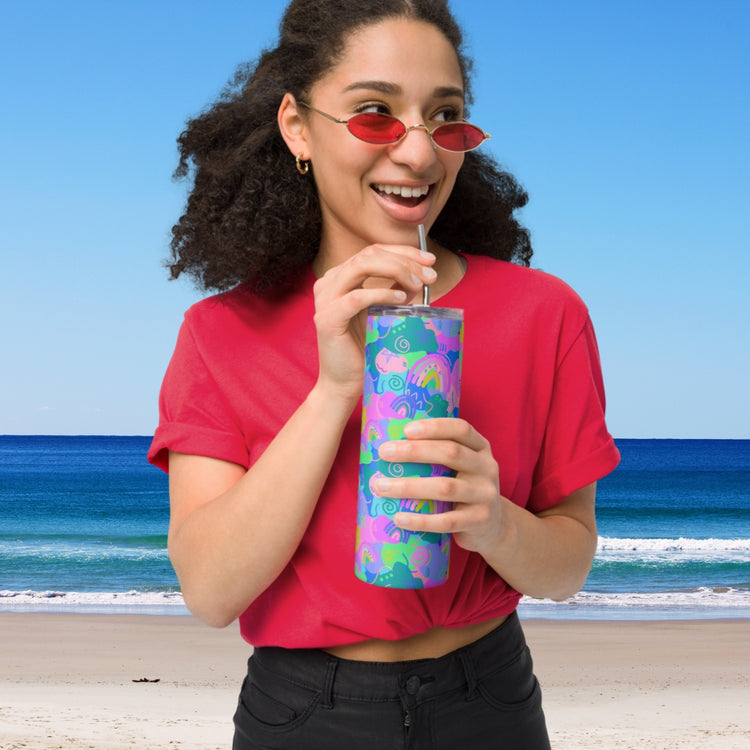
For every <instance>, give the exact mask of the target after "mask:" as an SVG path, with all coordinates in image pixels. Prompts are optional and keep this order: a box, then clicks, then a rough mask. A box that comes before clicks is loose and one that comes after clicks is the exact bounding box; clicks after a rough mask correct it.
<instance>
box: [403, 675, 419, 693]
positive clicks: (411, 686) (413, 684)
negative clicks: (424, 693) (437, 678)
mask: <svg viewBox="0 0 750 750" xmlns="http://www.w3.org/2000/svg"><path fill="white" fill-rule="evenodd" d="M421 684H422V683H421V682H420V681H419V677H417V675H415V674H414V675H412V676H411V677H410V678H409V679H408V680H407V681H406V692H407V693H409V695H416V694H417V690H419V686H420V685H421Z"/></svg>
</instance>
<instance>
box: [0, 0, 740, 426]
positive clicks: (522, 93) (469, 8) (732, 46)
mask: <svg viewBox="0 0 750 750" xmlns="http://www.w3.org/2000/svg"><path fill="white" fill-rule="evenodd" d="M284 5H285V3H283V2H277V1H275V0H267V1H266V2H264V3H256V2H247V0H245V1H244V2H230V1H229V0H211V2H208V0H207V1H206V2H170V1H168V0H164V1H162V2H154V0H148V1H142V0H132V1H131V2H127V3H121V2H105V1H104V0H98V1H97V2H87V1H84V0H70V1H69V2H64V3H62V2H57V1H56V0H14V1H13V0H0V10H1V11H2V24H0V91H2V117H1V118H0V253H1V254H2V266H0V269H1V270H0V292H1V294H0V319H1V320H2V323H1V324H0V347H1V349H0V351H1V352H2V354H1V355H0V357H1V358H0V362H1V363H2V364H1V366H0V434H35V433H40V434H84V433H89V434H124V435H127V434H150V433H151V432H152V431H153V428H154V426H155V423H156V419H157V413H156V401H157V394H158V389H159V384H160V382H161V378H162V375H163V372H164V369H165V367H166V365H167V362H168V359H169V356H170V354H171V351H172V347H173V345H174V340H175V336H176V333H177V329H178V327H179V324H180V321H181V319H182V314H183V311H184V309H185V308H186V307H187V306H189V305H190V304H191V303H192V302H193V301H195V300H197V299H198V298H199V297H200V295H199V293H198V292H196V291H195V290H193V289H192V288H191V287H190V285H189V282H187V281H185V282H183V281H179V282H168V281H167V280H166V273H165V272H164V270H163V268H162V261H163V259H164V258H165V257H166V254H167V250H168V241H169V230H170V227H171V225H172V223H174V221H175V220H176V219H177V218H178V216H179V213H180V209H181V207H182V204H183V201H184V198H185V190H186V187H185V185H183V184H182V183H174V182H172V180H171V174H172V171H173V169H174V167H175V165H176V147H175V138H176V137H177V135H178V134H179V132H180V130H181V128H182V126H183V124H184V122H185V120H186V118H187V117H189V116H191V115H193V114H196V113H197V112H199V111H200V110H201V109H202V108H203V107H204V106H205V105H207V104H208V103H209V102H210V101H211V100H212V99H213V98H214V97H215V96H216V95H217V94H218V93H219V91H220V90H221V89H222V88H223V86H224V84H225V83H226V81H227V80H228V79H229V78H230V76H231V74H232V72H233V70H234V69H235V67H236V65H237V64H238V63H240V62H243V61H246V60H249V59H252V58H254V57H255V55H256V54H257V52H258V50H259V49H260V48H261V47H262V46H268V45H271V44H272V43H273V41H274V39H275V35H276V27H277V23H278V19H279V17H280V14H281V11H282V9H283V7H284ZM453 5H454V8H455V10H456V13H457V15H458V17H459V19H460V20H461V21H462V23H463V24H464V27H465V29H466V32H467V39H468V42H469V46H470V50H471V52H472V54H473V55H474V57H475V61H476V83H475V93H476V103H475V105H474V107H473V110H472V119H473V120H474V121H475V122H477V123H478V124H480V125H481V127H483V128H484V129H486V130H488V131H489V132H490V133H492V135H493V139H492V141H491V142H490V143H489V144H488V147H489V148H490V149H491V150H492V152H493V154H494V155H495V156H496V157H497V158H498V159H499V161H500V162H501V163H502V164H503V165H504V166H506V167H507V168H508V169H509V170H510V171H512V172H513V173H514V174H515V175H516V176H517V177H518V178H519V180H520V181H521V182H522V183H523V185H524V186H525V187H526V189H527V190H528V192H529V194H530V198H531V200H530V203H529V206H528V207H527V208H526V209H524V212H523V214H522V219H523V221H524V223H525V224H526V225H527V226H528V227H529V229H530V230H531V232H532V238H533V242H534V246H535V251H536V254H535V258H534V265H535V266H536V267H539V268H543V269H544V270H546V271H549V272H551V273H554V274H556V275H558V276H560V277H561V278H563V279H565V280H566V281H567V282H568V283H570V284H571V285H572V286H573V287H574V288H575V289H576V290H577V291H578V292H579V293H580V294H581V295H582V296H583V298H584V299H585V300H586V302H587V304H588V305H589V308H590V310H591V313H592V316H593V319H594V323H595V326H596V329H597V334H598V337H599V344H600V349H601V355H602V361H603V366H604V371H605V378H606V384H607V392H608V414H609V424H610V429H611V431H612V433H613V434H614V435H615V437H688V438H701V437H705V438H750V428H749V427H748V425H750V400H749V398H748V371H749V370H750V336H749V334H748V331H749V330H750V315H749V314H748V311H749V308H750V305H749V304H748V286H749V282H750V261H749V260H748V256H749V255H750V218H749V217H750V189H749V184H748V183H749V182H750V144H749V142H748V140H749V136H748V134H749V133H750V90H749V89H750V86H749V85H748V80H749V74H750V52H749V49H750V45H748V43H747V39H748V37H749V36H750V3H747V2H745V1H744V0H734V1H733V0H707V1H705V2H698V1H695V0H682V1H680V2H678V1H676V0H674V1H673V0H652V1H651V2H647V1H646V0H633V1H632V2H628V3H613V2H604V1H603V0H598V1H594V0H590V1H584V0H570V1H569V2H558V1H554V2H553V1H552V0H549V1H546V2H545V1H543V0H529V1H528V2H523V3H518V2H516V3H512V4H511V3H506V2H498V1H497V0H491V1H487V2H479V1H477V2H472V1H471V0H464V1H463V2H460V1H459V0H454V3H453ZM485 147H487V146H485ZM293 166H294V165H293V163H291V162H290V167H289V168H293Z"/></svg>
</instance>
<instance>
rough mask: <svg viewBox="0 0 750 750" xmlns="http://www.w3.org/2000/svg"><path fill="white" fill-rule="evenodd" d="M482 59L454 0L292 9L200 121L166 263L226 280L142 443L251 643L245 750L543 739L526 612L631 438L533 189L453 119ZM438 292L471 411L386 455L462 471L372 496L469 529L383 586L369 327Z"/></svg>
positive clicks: (186, 549)
mask: <svg viewBox="0 0 750 750" xmlns="http://www.w3.org/2000/svg"><path fill="white" fill-rule="evenodd" d="M469 69H470V64H469V61H468V60H467V59H466V57H465V56H464V55H463V54H462V52H461V33H460V30H459V29H458V27H457V26H456V23H455V21H454V19H453V18H452V16H451V14H450V12H449V10H448V9H447V7H446V4H445V2H444V1H443V0H366V1H364V2H357V3H350V2H347V1H346V0H294V2H292V3H291V4H290V6H289V7H288V9H287V11H286V14H285V16H284V19H283V22H282V26H281V36H280V41H279V44H278V46H277V47H275V48H274V49H272V50H270V51H267V52H265V53H264V54H263V55H262V56H261V58H260V59H259V61H258V63H257V65H256V66H255V67H250V68H246V69H244V70H241V71H240V72H239V73H238V77H237V80H236V82H235V83H236V85H235V86H234V87H233V88H232V89H231V90H229V91H228V92H227V93H226V94H225V96H224V97H223V98H222V99H221V100H220V101H218V102H217V103H216V104H215V105H214V106H213V107H212V108H211V109H210V110H208V111H207V112H206V113H204V114H203V115H201V116H200V117H198V118H196V119H195V120H193V121H191V122H190V123H189V126H188V128H187V130H186V131H185V133H183V135H182V136H181V138H180V143H181V153H182V161H181V167H180V172H181V173H182V174H183V175H184V174H186V173H187V172H188V166H189V165H190V164H191V163H192V165H193V166H194V187H193V191H192V193H191V195H190V198H189V201H188V205H187V208H186V212H185V214H184V216H183V217H182V218H181V220H180V223H179V224H178V225H177V226H176V227H175V228H174V239H173V243H172V247H173V251H174V261H173V264H172V266H171V269H172V274H173V276H175V277H176V276H178V275H180V274H181V273H183V272H187V273H191V274H193V275H194V276H195V277H196V278H197V279H198V280H199V282H200V283H201V284H202V285H203V286H204V287H206V288H213V289H229V291H227V292H224V293H223V294H220V295H218V296H215V297H211V298H209V299H207V300H204V301H203V302H201V303H199V304H198V305H196V306H194V307H193V308H192V309H191V310H190V311H188V313H187V315H186V320H185V323H184V325H183V327H182V329H181V331H180V336H179V339H178V343H177V347H176V350H175V353H174V355H173V358H172V361H171V363H170V366H169V369H168V371H167V374H166V376H165V381H164V384H163V387H162V395H161V400H160V409H161V419H160V424H159V427H158V429H157V432H156V435H155V438H154V442H153V445H152V448H151V452H150V458H151V460H152V461H153V462H154V463H156V464H157V465H159V466H162V467H163V468H165V469H167V468H168V470H169V474H170V497H171V520H170V529H169V551H170V556H171V560H172V563H173V565H174V567H175V570H176V572H177V575H178V577H179V580H180V584H181V587H182V591H183V595H184V597H185V601H186V603H187V605H188V607H189V608H190V609H191V611H192V612H193V613H194V614H196V615H197V616H198V617H200V618H201V619H203V620H205V621H206V622H208V623H210V624H211V625H215V626H219V627H221V626H225V625H227V624H229V623H230V622H232V621H233V620H235V619H237V618H239V620H240V627H241V632H242V635H243V637H244V638H245V639H246V640H247V641H248V642H249V643H251V644H253V646H254V647H255V649H254V653H253V656H252V658H251V659H250V662H249V669H248V677H247V679H246V680H245V683H244V685H243V688H242V692H241V695H240V702H239V706H238V709H237V713H236V715H235V729H236V731H235V744H234V747H235V748H236V749H240V748H260V747H262V748H266V747H268V748H270V747H273V748H281V747H284V748H286V747H305V748H312V749H315V748H331V747H336V748H342V747H355V746H360V747H363V748H369V747H379V748H383V747H394V748H395V747H407V746H408V747H448V746H449V743H451V742H453V741H457V742H461V743H462V745H461V746H467V747H472V748H490V747H514V748H515V747H517V748H524V749H526V750H528V749H531V750H534V749H536V748H547V747H549V740H548V738H547V731H546V728H545V722H544V717H543V714H542V710H541V695H540V691H539V687H538V685H537V683H536V680H535V678H534V675H533V672H532V665H531V659H530V657H529V654H528V649H526V646H525V643H524V639H523V633H522V632H521V629H520V625H519V623H518V619H517V616H516V615H515V608H516V605H517V603H518V600H519V598H520V596H521V594H528V595H530V596H535V597H552V598H555V599H563V598H566V597H568V596H570V595H571V594H573V593H574V592H575V591H577V590H578V588H579V587H580V586H581V585H582V583H583V581H584V580H585V578H586V575H587V573H588V571H589V568H590V565H591V562H592V559H593V554H594V551H595V546H596V524H595V518H594V496H595V487H596V481H597V480H598V479H599V478H601V477H602V476H604V475H605V474H607V473H608V472H609V471H611V470H612V469H613V468H614V467H615V465H616V464H617V461H618V453H617V450H616V448H615V446H614V443H613V441H612V438H611V437H610V435H609V434H608V432H607V430H606V426H605V423H604V417H603V410H604V397H603V389H602V384H601V376H600V368H599V363H598V355H597V351H596V343H595V339H594V334H593V331H592V328H591V323H590V321H589V318H588V314H587V312H586V309H585V307H584V306H583V304H582V302H581V301H580V300H579V299H578V297H577V296H576V295H575V294H574V293H573V292H572V291H571V290H570V289H569V288H568V287H567V286H565V285H564V284H563V283H562V282H560V281H558V280H557V279H554V278H553V277H551V276H548V275H546V274H543V273H541V272H538V271H532V270H530V269H528V268H526V267H524V266H528V262H529V258H530V256H531V248H530V246H529V242H528V236H527V233H526V232H525V230H523V229H522V228H521V227H520V226H519V225H518V223H517V222H516V220H515V219H514V218H513V211H514V210H515V209H516V208H519V207H520V206H523V205H524V203H525V201H526V196H525V194H524V193H523V191H522V190H521V189H520V188H519V187H518V186H517V185H516V183H515V181H514V180H513V178H512V177H510V176H509V175H507V174H505V173H503V172H501V171H500V170H499V169H498V168H497V167H496V166H495V165H494V163H493V162H492V161H491V160H490V159H489V158H488V157H486V156H480V155H479V152H477V151H474V150H473V149H474V148H476V147H478V146H479V145H480V144H481V142H482V141H483V140H485V139H486V137H487V136H486V134H485V133H484V132H483V131H481V130H480V129H479V128H476V127H475V126H469V125H466V126H463V125H461V126H459V127H448V128H446V127H443V126H445V125H446V124H448V123H453V124H455V123H462V122H463V121H464V117H465V115H466V103H467V102H468V101H469V100H470V89H469V79H468V71H469ZM362 115H367V116H366V117H363V116H362ZM385 116H387V118H386V117H385ZM394 118H396V119H394ZM399 121H400V123H399ZM419 224H424V225H425V227H426V228H427V231H428V233H429V251H428V252H420V251H419V250H418V249H417V247H416V244H417V226H418V225H419ZM423 285H429V286H430V288H431V294H432V300H433V302H436V303H438V304H439V305H441V306H447V307H459V308H463V309H464V310H465V320H466V340H465V347H464V361H463V382H462V403H461V413H462V419H431V420H422V421H419V422H414V423H412V424H411V425H409V426H408V427H407V428H406V430H405V435H406V439H404V440H400V441H394V442H390V443H386V444H384V445H383V446H382V448H381V451H380V455H381V458H384V459H386V460H390V461H415V462H424V463H436V464H444V465H447V466H449V467H450V468H452V469H453V470H454V471H455V477H453V478H443V479H438V480H435V479H431V478H413V479H400V480H392V481H391V482H390V483H389V484H382V485H380V486H379V487H378V491H379V492H380V493H381V494H383V495H385V496H388V497H429V498H433V499H436V500H448V501H451V502H452V503H453V510H452V511H450V512H447V513H442V514H435V515H431V516H424V515H412V514H408V513H400V514H397V516H396V518H395V522H396V524H397V525H398V526H400V527H401V528H403V529H408V530H413V531H427V532H438V533H452V534H453V539H454V545H453V552H452V558H451V571H450V576H449V580H448V582H447V583H445V584H443V585H441V586H438V587H435V588H432V589H426V590H423V591H414V590H394V589H383V588H378V587H375V586H371V585H368V584H366V583H364V582H362V581H359V580H358V579H357V578H356V577H355V575H354V560H353V556H354V529H355V523H356V494H357V462H358V452H359V427H360V410H359V405H360V397H361V392H362V382H363V347H362V340H363V325H364V317H366V311H367V308H368V307H369V306H370V305H376V304H404V303H409V302H411V301H413V300H415V298H416V297H417V296H418V295H420V299H421V290H422V288H423ZM417 301H419V300H417ZM356 743H359V745H357V744H356Z"/></svg>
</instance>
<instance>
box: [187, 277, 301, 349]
mask: <svg viewBox="0 0 750 750" xmlns="http://www.w3.org/2000/svg"><path fill="white" fill-rule="evenodd" d="M307 292H308V290H307V288H306V287H304V288H301V289H300V290H299V291H293V292H290V293H288V294H286V295H285V296H284V297H281V298H274V297H265V296H262V295H259V294H257V293H255V292H253V291H252V290H251V289H250V288H249V287H247V286H246V285H244V284H240V285H239V286H236V287H234V288H233V289H230V290H229V291H227V292H222V293H220V294H215V295H212V296H210V297H206V298H205V299H202V300H200V301H199V302H196V303H195V304H194V305H192V306H191V307H190V308H188V310H187V311H186V313H185V324H186V325H187V326H188V327H189V328H190V329H191V330H192V331H193V332H194V333H195V334H196V335H199V336H200V335H201V334H207V335H211V336H218V337H226V336H227V335H230V336H231V335H232V333H233V332H236V331H237V330H242V331H247V330H255V331H264V330H270V329H272V328H275V327H277V326H279V325H282V326H283V325H286V324H293V322H294V321H296V320H298V319H299V317H300V315H304V314H306V313H307V310H308V307H309V304H310V300H311V295H312V292H311V291H310V293H309V294H308V293H307Z"/></svg>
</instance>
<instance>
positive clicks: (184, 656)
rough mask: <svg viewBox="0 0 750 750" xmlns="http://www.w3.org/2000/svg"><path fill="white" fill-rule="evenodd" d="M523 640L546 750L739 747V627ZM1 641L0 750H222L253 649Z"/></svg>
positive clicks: (11, 624) (155, 633)
mask: <svg viewBox="0 0 750 750" xmlns="http://www.w3.org/2000/svg"><path fill="white" fill-rule="evenodd" d="M524 629H525V631H526V635H527V639H528V641H529V645H530V647H531V649H532V653H533V655H534V661H535V669H536V673H537V676H538V677H539V680H540V682H541V683H542V689H543V691H544V704H545V711H546V714H547V722H548V726H549V729H550V735H551V738H552V747H553V748H555V750H587V749H589V748H612V749H614V748H617V749H618V750H627V749H630V748H633V749H635V748H639V750H640V749H641V748H644V747H648V748H654V749H655V750H671V749H672V748H679V749H680V750H683V749H687V748H701V750H714V749H715V750H735V749H736V750H740V749H741V748H742V750H746V748H747V747H750V637H748V636H750V621H748V620H741V619H737V620H707V619H703V620H674V621H643V622H640V621H615V620H607V621H573V620H564V621H561V620H557V621H555V620H542V619H529V620H526V621H524ZM0 635H1V636H2V644H3V646H2V649H0V748H3V750H58V749H62V748H65V749H66V750H67V749H68V748H70V749H75V750H79V749H80V750H83V749H85V750H100V749H101V750H125V749H129V750H132V748H135V747H137V748H145V749H147V750H159V749H160V748H179V749H180V750H227V749H228V748H230V747H231V737H232V714H233V713H234V707H235V704H236V700H237V693H238V691H239V686H240V683H241V681H242V678H243V676H244V672H245V662H246V659H247V657H248V656H249V654H250V652H251V649H250V647H249V646H248V645H247V644H245V643H244V642H243V641H242V640H241V638H240V636H239V633H238V630H237V627H236V625H235V626H232V627H230V628H227V629H226V630H214V629H211V628H209V627H207V626H205V625H202V624H201V623H200V622H198V621H197V620H195V619H194V618H192V617H186V616H155V615H143V616H142V615H117V614H112V615H86V614H51V613H50V614H48V613H14V612H2V613H0ZM155 680H158V682H155Z"/></svg>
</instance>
